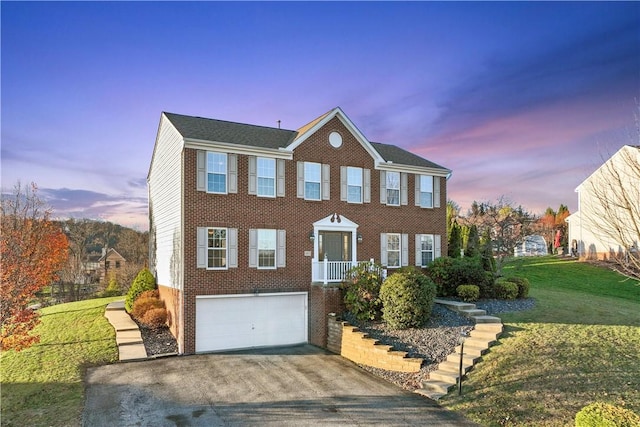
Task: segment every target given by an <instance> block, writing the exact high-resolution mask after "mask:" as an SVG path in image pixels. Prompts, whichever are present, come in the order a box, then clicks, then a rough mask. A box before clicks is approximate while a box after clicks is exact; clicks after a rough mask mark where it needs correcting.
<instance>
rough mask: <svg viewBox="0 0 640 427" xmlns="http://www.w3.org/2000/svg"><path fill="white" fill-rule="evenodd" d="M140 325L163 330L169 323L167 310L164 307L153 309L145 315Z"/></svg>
mask: <svg viewBox="0 0 640 427" xmlns="http://www.w3.org/2000/svg"><path fill="white" fill-rule="evenodd" d="M140 323H142V324H143V325H145V326H147V327H149V328H152V329H158V328H161V327H163V326H164V325H165V324H166V323H167V310H166V309H165V308H164V307H163V308H152V309H150V310H149V311H147V312H146V313H145V314H144V316H143V317H142V319H140Z"/></svg>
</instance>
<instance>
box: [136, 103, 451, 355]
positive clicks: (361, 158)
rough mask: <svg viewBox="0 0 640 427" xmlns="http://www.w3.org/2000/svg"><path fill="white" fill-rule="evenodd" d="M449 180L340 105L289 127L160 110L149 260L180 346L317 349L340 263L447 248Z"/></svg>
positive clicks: (404, 260) (428, 256) (335, 299)
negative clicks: (371, 136)
mask: <svg viewBox="0 0 640 427" xmlns="http://www.w3.org/2000/svg"><path fill="white" fill-rule="evenodd" d="M449 175H450V171H449V170H448V169H446V168H444V167H442V166H439V165H437V164H435V163H432V162H430V161H428V160H425V159H423V158H421V157H419V156H417V155H415V154H412V153H410V152H408V151H406V150H403V149H401V148H399V147H397V146H393V145H386V144H379V143H374V142H371V141H369V140H368V139H367V138H366V137H365V136H364V135H363V134H362V133H361V132H360V131H359V130H358V128H357V127H356V126H355V125H354V124H353V123H352V122H351V120H350V119H349V118H348V117H347V116H346V115H345V114H344V112H343V111H342V110H341V109H340V108H335V109H333V110H331V111H329V112H327V113H326V114H324V115H322V116H320V117H318V118H317V119H315V120H313V121H312V122H310V123H308V124H307V125H305V126H303V127H301V128H300V129H298V130H297V131H293V130H284V129H279V128H269V127H262V126H254V125H248V124H240V123H233V122H226V121H221V120H213V119H206V118H200V117H191V116H184V115H179V114H171V113H162V114H161V117H160V124H159V128H158V135H157V138H156V143H155V147H154V151H153V157H152V160H151V166H150V169H149V174H148V178H147V180H148V185H149V209H150V268H151V270H152V271H153V272H154V274H155V275H156V278H157V282H158V288H159V290H160V295H161V298H162V299H163V300H164V301H165V303H166V306H167V309H168V311H169V319H170V320H169V323H170V327H171V331H172V333H173V334H174V335H175V336H176V338H177V340H178V345H179V349H180V352H181V353H194V352H207V351H219V350H227V349H237V348H249V347H262V346H277V345H289V344H296V343H303V342H310V343H312V344H315V345H319V346H325V345H326V329H327V328H326V325H327V320H326V319H327V314H328V313H329V312H333V311H337V310H339V309H340V307H341V304H342V301H341V298H340V295H341V294H340V291H339V289H337V287H336V286H331V284H333V285H336V284H338V283H339V282H340V281H341V280H342V278H343V275H344V272H345V271H346V270H347V269H348V268H350V267H351V266H352V265H354V264H356V263H357V262H359V261H368V260H372V259H373V260H375V261H376V262H380V263H382V264H383V265H385V266H387V268H388V269H389V272H392V271H393V269H396V268H399V267H402V266H408V265H417V266H420V267H425V266H426V265H427V264H429V262H431V261H432V260H433V259H434V258H436V257H439V256H440V254H441V253H446V252H447V248H446V200H447V199H446V183H447V178H448V176H449Z"/></svg>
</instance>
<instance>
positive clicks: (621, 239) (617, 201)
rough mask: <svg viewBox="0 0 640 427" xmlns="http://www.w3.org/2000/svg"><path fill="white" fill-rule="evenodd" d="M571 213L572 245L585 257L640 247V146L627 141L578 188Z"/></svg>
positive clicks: (624, 252)
mask: <svg viewBox="0 0 640 427" xmlns="http://www.w3.org/2000/svg"><path fill="white" fill-rule="evenodd" d="M575 191H576V192H577V193H578V211H577V212H575V213H574V214H573V215H570V216H568V217H567V219H566V221H567V223H568V225H569V226H568V228H569V245H570V249H571V252H572V254H573V255H575V256H578V257H580V258H582V259H610V258H612V257H617V256H621V255H622V256H626V255H628V252H636V253H637V250H638V243H639V242H638V239H639V238H640V236H639V232H638V226H639V225H640V147H635V146H630V145H625V146H623V147H622V148H621V149H620V150H618V151H617V152H616V153H615V154H614V155H613V156H611V158H610V159H609V160H607V161H606V162H605V163H604V164H603V165H602V166H600V167H599V168H598V169H597V170H596V171H595V172H594V173H592V174H591V175H590V176H589V177H588V178H587V179H585V180H584V181H583V182H582V183H581V184H580V185H579V186H578V187H577V188H576V190H575Z"/></svg>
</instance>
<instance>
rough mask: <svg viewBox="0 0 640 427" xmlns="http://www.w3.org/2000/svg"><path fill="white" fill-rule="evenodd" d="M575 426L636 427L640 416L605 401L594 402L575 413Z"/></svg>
mask: <svg viewBox="0 0 640 427" xmlns="http://www.w3.org/2000/svg"><path fill="white" fill-rule="evenodd" d="M575 421H576V427H638V426H640V416H638V415H637V414H636V413H634V412H632V411H630V410H628V409H625V408H621V407H619V406H614V405H609V404H607V403H602V402H596V403H592V404H591V405H587V406H585V407H584V408H582V409H581V410H580V412H578V413H577V414H576V419H575Z"/></svg>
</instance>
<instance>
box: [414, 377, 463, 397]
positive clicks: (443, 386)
mask: <svg viewBox="0 0 640 427" xmlns="http://www.w3.org/2000/svg"><path fill="white" fill-rule="evenodd" d="M455 386H456V385H455V384H451V383H445V382H442V381H434V380H427V381H423V382H422V389H421V390H425V391H434V392H436V393H442V394H447V393H449V390H452V389H454V388H455Z"/></svg>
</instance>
